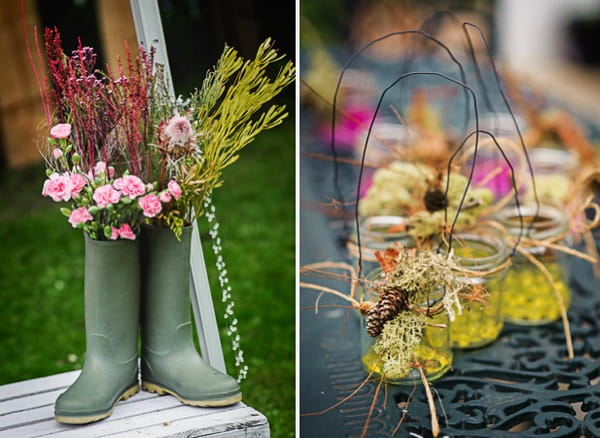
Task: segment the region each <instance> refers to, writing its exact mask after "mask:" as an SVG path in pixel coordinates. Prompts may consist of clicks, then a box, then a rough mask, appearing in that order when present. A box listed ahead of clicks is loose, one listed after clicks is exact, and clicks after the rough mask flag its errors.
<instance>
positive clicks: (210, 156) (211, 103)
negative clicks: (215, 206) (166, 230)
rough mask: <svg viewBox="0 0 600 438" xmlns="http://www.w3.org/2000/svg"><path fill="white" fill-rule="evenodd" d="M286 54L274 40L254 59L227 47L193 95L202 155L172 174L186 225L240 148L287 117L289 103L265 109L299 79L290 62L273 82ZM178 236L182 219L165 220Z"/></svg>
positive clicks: (200, 209) (194, 120)
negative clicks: (270, 72)
mask: <svg viewBox="0 0 600 438" xmlns="http://www.w3.org/2000/svg"><path fill="white" fill-rule="evenodd" d="M283 58H284V56H283V55H279V54H278V52H277V50H276V49H274V48H273V42H272V40H271V39H270V38H268V39H266V40H265V41H264V42H263V43H262V44H261V45H260V46H259V48H258V50H257V53H256V56H255V57H254V58H253V59H248V60H244V59H243V58H242V57H241V56H239V54H238V52H237V51H236V50H235V49H233V48H231V47H227V46H226V47H225V49H224V51H223V53H222V54H221V57H220V58H219V60H218V62H217V64H216V66H215V67H214V69H213V70H211V71H209V72H208V73H207V75H206V77H205V78H204V80H203V83H202V87H201V88H200V89H199V90H196V91H195V92H194V93H193V94H192V96H191V98H190V105H189V106H190V108H191V116H190V118H191V120H192V127H193V128H194V131H195V132H196V135H197V141H198V144H199V146H200V150H201V153H197V154H193V155H191V156H189V157H187V158H185V159H184V160H183V161H180V162H179V163H178V164H177V165H176V166H174V174H173V175H172V177H173V178H174V179H175V180H176V181H177V182H178V183H179V185H180V186H181V188H182V189H183V195H182V197H181V198H180V199H179V200H178V201H177V203H176V209H177V210H178V211H180V212H182V215H183V216H184V219H185V223H186V224H189V223H191V222H193V220H195V219H196V218H197V217H199V216H200V215H202V214H203V203H204V200H205V199H206V197H207V196H208V194H209V193H210V192H212V190H213V189H215V188H218V187H220V186H221V185H222V183H223V181H222V178H221V176H222V172H223V169H224V168H226V167H227V166H229V165H231V164H233V163H234V162H235V161H236V160H237V159H238V157H239V155H238V153H239V151H240V150H241V149H242V148H244V147H245V146H247V145H248V144H249V143H251V142H252V141H253V140H254V138H255V137H256V136H257V135H258V134H260V133H261V132H262V131H265V130H268V129H271V128H274V127H275V126H277V125H279V124H281V122H282V121H283V120H284V119H285V118H286V117H287V115H288V113H287V112H286V108H285V105H277V104H273V105H270V106H268V107H267V108H265V109H263V107H264V106H265V104H267V102H269V101H270V100H272V99H273V98H274V97H275V96H276V95H277V94H279V92H280V91H281V90H282V89H283V88H285V87H286V86H287V85H289V84H290V83H292V82H293V81H294V79H295V67H294V65H293V63H292V62H291V61H288V62H286V63H285V64H284V65H283V66H282V67H281V68H280V69H279V71H278V72H277V74H276V75H275V77H274V78H273V79H272V80H271V79H270V78H269V77H268V76H267V69H268V68H269V67H270V66H271V64H273V63H276V62H278V61H280V60H282V59H283ZM162 220H163V221H165V222H166V225H167V226H169V227H170V228H171V229H172V230H173V231H174V232H175V234H176V235H180V234H181V230H182V227H183V225H182V222H181V221H177V220H176V219H175V218H174V217H167V216H164V217H163V218H162Z"/></svg>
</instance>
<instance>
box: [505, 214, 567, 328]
mask: <svg viewBox="0 0 600 438" xmlns="http://www.w3.org/2000/svg"><path fill="white" fill-rule="evenodd" d="M535 212H536V207H535V206H524V207H521V214H522V215H523V228H524V234H526V232H527V229H528V227H529V226H530V225H531V223H532V221H533V219H534V217H535ZM497 219H498V220H499V221H500V223H501V224H502V225H504V227H505V228H506V231H507V232H508V234H509V235H511V236H513V237H515V238H516V237H517V236H518V235H519V231H520V224H519V214H518V210H517V208H516V207H509V208H505V209H503V210H501V211H500V212H499V213H498V214H497ZM567 227H568V223H567V217H566V216H565V215H564V214H563V212H562V211H561V210H559V209H558V208H555V207H551V206H547V205H546V206H541V207H540V210H539V212H538V216H537V218H536V220H535V222H534V223H533V226H532V229H531V232H530V234H529V237H530V238H531V239H535V240H538V241H539V240H544V239H548V238H557V237H558V236H561V235H562V234H564V233H565V232H566V230H567ZM555 243H559V244H560V243H561V242H560V241H558V242H555ZM521 246H522V248H523V250H524V251H526V252H527V254H530V255H532V256H533V257H535V258H536V259H537V260H539V261H540V262H541V263H543V264H544V266H545V267H546V269H547V270H548V272H549V273H550V274H551V276H552V279H553V280H554V283H555V285H556V288H557V290H558V293H559V295H560V297H561V299H562V302H563V304H564V307H565V310H567V309H568V308H569V305H570V304H571V292H570V291H569V288H568V286H567V283H566V281H565V279H566V275H565V272H564V269H563V265H564V263H563V259H562V254H561V253H560V252H558V251H556V250H555V249H552V248H548V247H546V246H543V245H527V244H522V245H521ZM512 262H513V263H512V266H511V268H510V269H509V271H508V273H507V275H506V279H505V281H504V303H503V310H502V313H503V315H504V320H505V321H506V322H510V323H512V324H519V325H541V324H546V323H550V322H553V321H556V320H557V319H558V318H560V305H559V301H558V297H557V296H556V293H555V291H554V288H553V287H552V284H551V282H550V281H549V280H548V278H547V277H546V276H545V275H544V273H542V271H540V270H539V269H538V268H537V267H536V266H535V265H534V264H533V263H532V262H531V261H529V260H528V259H527V258H526V257H525V256H523V255H522V254H520V253H518V252H517V253H515V256H514V257H513V260H512Z"/></svg>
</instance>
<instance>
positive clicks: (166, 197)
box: [159, 191, 171, 204]
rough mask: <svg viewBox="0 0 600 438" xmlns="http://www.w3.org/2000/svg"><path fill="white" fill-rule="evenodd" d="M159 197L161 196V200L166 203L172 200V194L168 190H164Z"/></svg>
mask: <svg viewBox="0 0 600 438" xmlns="http://www.w3.org/2000/svg"><path fill="white" fill-rule="evenodd" d="M159 198H160V202H162V203H165V204H166V203H167V202H169V201H170V200H171V194H170V193H169V192H167V191H164V192H162V193H161V194H160V195H159Z"/></svg>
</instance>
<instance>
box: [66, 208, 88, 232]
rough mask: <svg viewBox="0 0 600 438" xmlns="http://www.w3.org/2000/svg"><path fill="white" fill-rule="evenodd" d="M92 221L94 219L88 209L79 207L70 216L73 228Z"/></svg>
mask: <svg viewBox="0 0 600 438" xmlns="http://www.w3.org/2000/svg"><path fill="white" fill-rule="evenodd" d="M92 219H93V217H92V215H91V214H90V212H89V211H88V209H87V208H85V207H79V208H76V209H75V210H73V211H72V212H71V215H70V216H69V223H70V224H71V225H72V226H73V228H76V227H77V224H84V223H86V222H87V221H91V220H92Z"/></svg>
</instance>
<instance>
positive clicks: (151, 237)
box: [141, 227, 192, 351]
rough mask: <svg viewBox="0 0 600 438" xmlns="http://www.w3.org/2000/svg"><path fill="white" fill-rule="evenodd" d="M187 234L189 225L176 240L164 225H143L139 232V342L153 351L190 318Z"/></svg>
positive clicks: (168, 342)
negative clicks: (140, 280) (140, 330)
mask: <svg viewBox="0 0 600 438" xmlns="http://www.w3.org/2000/svg"><path fill="white" fill-rule="evenodd" d="M191 235H192V227H186V228H184V229H183V234H182V235H181V240H179V241H178V240H177V238H176V237H175V235H174V234H173V232H172V231H171V230H170V229H168V228H162V227H145V228H144V230H143V233H142V240H141V257H142V310H141V320H142V344H143V345H144V346H148V347H149V348H151V349H153V350H157V351H162V350H165V349H168V348H169V347H171V346H172V343H173V341H174V339H173V337H174V334H175V332H176V331H177V329H178V328H179V327H181V326H183V325H185V324H190V321H191V317H190V297H189V291H190V242H191ZM190 334H191V330H190Z"/></svg>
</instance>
